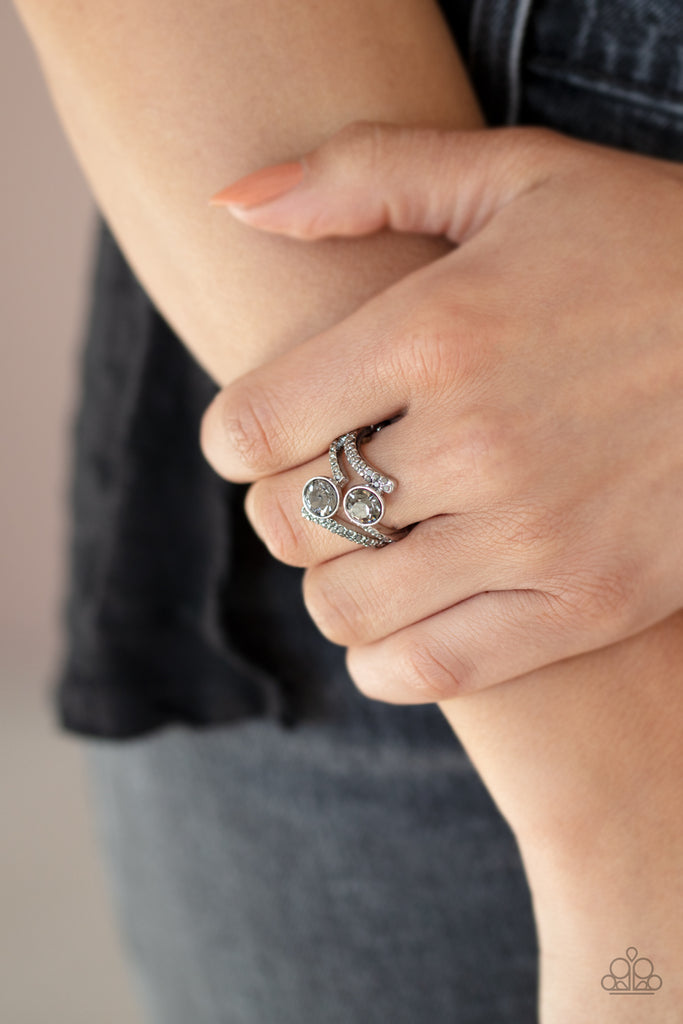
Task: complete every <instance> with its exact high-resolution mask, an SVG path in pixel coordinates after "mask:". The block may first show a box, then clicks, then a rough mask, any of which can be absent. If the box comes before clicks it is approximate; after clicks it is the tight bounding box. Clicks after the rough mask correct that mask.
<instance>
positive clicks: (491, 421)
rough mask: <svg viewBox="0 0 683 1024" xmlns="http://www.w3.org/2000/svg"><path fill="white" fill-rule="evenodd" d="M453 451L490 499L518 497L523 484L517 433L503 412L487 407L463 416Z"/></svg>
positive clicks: (462, 466)
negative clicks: (512, 495) (511, 495)
mask: <svg viewBox="0 0 683 1024" xmlns="http://www.w3.org/2000/svg"><path fill="white" fill-rule="evenodd" d="M456 435H457V436H456V437H455V438H454V450H455V451H457V452H458V458H459V459H460V460H461V464H462V465H461V468H462V471H463V472H464V473H466V474H467V475H468V476H469V477H470V478H472V479H474V480H476V481H477V482H478V485H479V489H480V493H482V494H485V495H487V496H488V497H490V498H495V497H502V496H504V495H507V494H519V492H520V489H521V488H522V487H523V485H524V468H523V466H522V465H521V464H520V463H521V459H520V454H519V448H518V445H517V444H516V440H515V438H516V431H515V427H514V424H511V422H510V417H509V416H508V415H506V414H505V413H504V412H503V411H502V410H501V411H498V410H496V409H493V408H491V407H488V406H485V407H480V408H474V409H472V410H470V411H469V412H468V413H466V414H464V415H463V416H462V417H461V418H460V420H459V422H458V424H457V427H456Z"/></svg>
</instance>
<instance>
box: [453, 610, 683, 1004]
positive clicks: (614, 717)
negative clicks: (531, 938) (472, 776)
mask: <svg viewBox="0 0 683 1024" xmlns="http://www.w3.org/2000/svg"><path fill="white" fill-rule="evenodd" d="M442 710H443V711H444V713H445V714H446V717H447V718H448V720H449V722H450V723H451V725H452V726H453V728H454V729H455V730H456V731H457V733H458V735H459V736H460V738H461V739H462V741H463V743H464V744H465V746H466V747H467V749H468V751H469V752H470V754H471V755H472V758H473V760H474V762H475V764H476V766H477V768H478V769H479V771H480V773H481V775H482V777H483V779H484V781H485V783H486V785H487V786H488V788H489V790H490V791H491V793H492V794H493V796H494V797H495V799H496V801H497V803H498V805H499V807H500V808H501V810H502V812H503V814H504V815H505V817H506V818H507V820H508V821H509V823H510V825H511V826H512V828H513V831H514V832H515V835H516V837H517V840H518V843H519V845H520V850H521V853H522V856H523V859H524V864H525V868H526V872H527V878H528V880H529V884H530V886H531V891H532V896H533V902H534V915H535V919H536V925H537V929H538V936H539V946H540V954H541V955H540V971H541V993H540V1010H541V1021H542V1022H543V1024H593V1022H594V1021H600V1022H601V1024H628V1022H630V1021H636V1020H637V1021H647V1022H652V1024H655V1022H656V1024H677V1022H678V1021H679V1020H680V1008H681V1006H683V972H681V958H682V957H683V920H682V918H681V907H682V906H683V822H682V821H681V806H682V805H683V613H679V614H677V615H675V616H673V617H672V618H670V619H668V620H666V621H665V622H663V623H660V624H659V625H658V626H655V627H652V628H651V629H649V630H646V631H645V632H644V633H641V634H639V635H638V636H636V637H633V638H631V639H630V640H627V641H624V642H622V643H620V644H616V645H614V646H612V647H608V648H605V649H603V650H601V651H596V652H594V653H591V654H586V655H583V656H582V657H580V658H574V659H572V660H570V661H566V662H563V663H560V664H558V665H553V666H550V667H548V668H545V669H541V670H540V671H538V672H535V673H533V674H532V675H530V676H527V677H525V678H523V679H519V680H515V681H514V682H511V683H507V684H506V685H504V686H498V687H493V688H492V689H490V690H486V691H483V692H481V693H477V694H473V695H471V696H469V697H461V698H459V699H457V700H451V701H447V702H445V703H444V704H443V705H442ZM628 947H635V948H637V949H638V952H639V956H641V957H646V958H649V959H650V960H651V961H652V964H653V965H654V973H655V974H656V975H658V976H659V977H660V978H661V979H662V984H661V989H660V990H656V991H654V994H652V995H648V996H634V997H633V998H630V997H627V998H620V997H615V996H612V995H610V994H609V991H608V990H606V989H605V988H603V986H602V984H601V982H602V979H603V977H605V976H606V975H608V973H609V966H610V963H611V961H612V960H613V959H615V958H617V957H621V958H624V957H625V951H626V949H627V948H628ZM608 983H609V982H608ZM634 1004H635V1005H634Z"/></svg>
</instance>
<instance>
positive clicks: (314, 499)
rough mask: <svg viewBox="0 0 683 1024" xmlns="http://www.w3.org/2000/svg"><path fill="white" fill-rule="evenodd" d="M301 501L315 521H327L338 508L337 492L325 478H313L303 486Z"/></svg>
mask: <svg viewBox="0 0 683 1024" xmlns="http://www.w3.org/2000/svg"><path fill="white" fill-rule="evenodd" d="M302 500H303V503H304V508H306V509H308V511H309V512H310V513H311V515H313V516H315V517H316V519H327V518H328V517H329V516H333V515H334V513H335V512H336V511H337V509H338V508H339V491H338V490H337V488H336V487H335V486H334V484H333V483H332V481H331V480H328V478H327V477H326V476H314V477H313V479H312V480H309V481H308V483H306V484H304V489H303V493H302Z"/></svg>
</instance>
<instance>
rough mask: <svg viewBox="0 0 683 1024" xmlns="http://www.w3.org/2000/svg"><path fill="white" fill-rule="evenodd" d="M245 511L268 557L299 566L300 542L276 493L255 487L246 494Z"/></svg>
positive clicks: (265, 487) (270, 488)
mask: <svg viewBox="0 0 683 1024" xmlns="http://www.w3.org/2000/svg"><path fill="white" fill-rule="evenodd" d="M245 508H246V511H247V515H248V517H249V521H250V522H251V524H252V526H253V527H254V530H255V531H256V533H257V534H258V535H259V537H260V538H261V540H262V541H263V543H264V544H265V545H266V547H267V548H268V550H269V551H270V553H271V554H272V555H273V556H274V557H275V558H277V559H278V561H280V562H284V563H285V564H286V565H294V566H300V565H301V555H302V545H301V538H300V536H299V534H298V532H297V529H296V527H295V526H294V524H293V522H292V520H291V518H290V516H289V515H288V514H287V511H286V509H285V506H284V504H283V501H282V499H281V497H280V496H279V494H278V493H277V491H276V490H275V489H274V488H273V487H271V486H267V485H261V484H254V485H253V486H252V487H250V488H249V491H248V493H247V500H246V503H245ZM297 522H298V521H297Z"/></svg>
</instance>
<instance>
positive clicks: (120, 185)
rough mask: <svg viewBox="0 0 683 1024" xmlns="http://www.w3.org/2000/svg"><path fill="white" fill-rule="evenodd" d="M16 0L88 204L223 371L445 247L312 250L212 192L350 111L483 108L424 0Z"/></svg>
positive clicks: (272, 350) (203, 359) (187, 337)
mask: <svg viewBox="0 0 683 1024" xmlns="http://www.w3.org/2000/svg"><path fill="white" fill-rule="evenodd" d="M17 7H18V10H19V13H20V14H21V16H22V18H23V19H24V22H25V24H26V26H27V28H28V30H29V32H30V34H31V37H32V40H33V42H34V45H35V47H36V50H37V52H38V55H39V57H40V60H41V63H42V65H43V69H44V72H45V75H46V78H47V82H48V85H49V87H50V91H51V93H52V96H53V98H54V101H55V104H56V106H57V109H58V112H59V114H60V116H61V119H62V122H63V124H64V127H65V130H66V132H67V134H68V136H69V139H70V141H71V143H72V146H73V148H74V151H75V153H76V155H77V157H78V159H79V162H80V164H81V167H82V168H83V170H84V172H85V174H86V176H87V178H88V181H89V183H90V185H91V188H92V191H93V194H94V196H95V198H96V200H97V203H98V206H99V207H100V209H101V210H102V212H103V213H104V216H105V217H106V219H107V221H108V223H109V225H110V226H111V228H112V229H113V231H114V233H115V235H116V237H117V240H118V242H119V244H120V245H121V247H122V248H123V251H124V252H125V254H126V256H127V258H128V260H129V262H130V263H131V265H132V267H133V268H134V270H135V272H136V274H137V276H138V278H139V279H140V281H141V282H142V283H143V285H144V287H145V289H146V290H147V292H148V294H149V295H150V296H151V297H152V299H153V300H154V302H155V304H156V305H157V307H158V308H159V309H160V311H161V312H162V313H163V314H164V316H165V317H166V319H167V320H168V322H169V323H170V324H171V325H172V327H173V328H174V329H175V331H176V333H177V334H178V336H179V337H180V338H181V340H182V341H183V342H184V343H185V345H186V346H187V347H188V348H189V349H190V350H191V351H192V352H193V354H194V355H195V356H196V358H197V359H198V361H199V362H200V363H201V364H202V365H203V366H204V367H205V368H206V369H207V370H208V371H209V373H210V374H211V375H212V376H213V377H214V378H215V379H216V380H217V381H218V382H220V383H223V384H225V383H228V382H229V381H231V380H233V379H234V378H235V377H237V376H239V375H240V374H243V373H245V372H246V371H247V370H250V369H252V368H253V367H255V366H259V365H260V364H261V363H262V362H263V361H264V360H266V359H269V358H272V356H273V355H275V354H277V353H279V352H282V351H285V350H286V349H288V348H290V347H291V346H292V345H293V344H295V343H297V342H299V341H300V340H301V339H302V338H305V337H308V336H310V335H313V334H315V333H316V332H318V331H320V330H322V329H323V328H324V327H327V326H329V325H331V324H333V323H335V322H336V321H337V320H339V319H341V318H342V317H344V316H346V315H347V314H348V313H350V312H351V311H352V310H353V309H355V308H356V307H357V306H358V304H359V303H360V302H362V301H364V300H365V299H367V298H368V297H369V296H371V295H373V294H374V293H375V292H377V291H379V290H381V289H383V288H385V287H386V286H387V285H388V284H390V283H391V282H392V281H394V280H396V279H397V278H399V277H401V276H403V275H404V274H406V273H407V272H409V271H410V270H413V269H414V268H415V267H418V266H421V265H422V264H424V263H426V262H428V261H429V260H432V259H434V258H435V257H436V256H439V255H441V254H442V253H443V252H444V250H445V246H444V243H443V241H441V240H438V239H425V238H414V239H408V238H405V239H396V238H393V237H391V236H389V235H385V236H384V237H378V238H373V239H361V240H356V241H347V242H339V241H330V242H325V243H323V244H321V246H319V247H318V250H317V251H316V252H312V251H311V250H310V249H308V248H306V247H302V246H299V245H297V244H296V243H294V242H292V241H290V240H288V239H274V238H267V237H264V236H259V235H256V234H255V233H254V232H251V231H247V230H245V228H244V227H243V226H242V225H241V224H238V223H236V222H235V221H233V220H232V219H231V218H228V217H221V216H217V212H216V210H213V209H211V208H210V207H209V199H210V197H211V196H212V195H213V194H214V193H215V192H216V190H217V189H218V188H219V187H220V186H221V185H223V184H225V182H226V181H227V180H230V179H231V178H236V177H239V176H240V175H242V174H245V173H246V172H247V171H248V170H251V169H252V168H253V167H254V166H258V165H259V164H262V163H267V162H268V161H272V160H274V159H277V160H282V159H286V158H287V156H289V155H291V156H292V157H295V156H297V155H298V154H299V153H300V152H302V151H304V150H305V149H308V148H310V147H311V146H315V145H317V144H318V143H319V142H321V141H322V140H323V139H324V138H326V137H327V135H329V134H330V133H332V132H334V131H335V130H336V129H337V128H339V127H341V126H342V125H343V124H345V123H346V122H347V121H350V120H353V119H355V118H358V117H367V118H379V119H381V120H389V121H395V122H398V123H403V124H411V123H414V124H431V125H434V126H441V127H461V128H468V127H475V126H478V125H480V124H481V115H480V114H479V111H478V108H477V105H476V102H475V100H474V96H473V94H472V92H471V90H470V88H469V85H468V83H467V80H466V77H465V74H464V71H463V68H462V65H461V62H460V59H459V57H458V54H457V53H456V51H455V49H454V47H453V44H452V42H451V40H450V38H449V35H448V32H447V30H446V27H445V25H444V23H443V20H442V18H441V15H440V13H439V11H438V9H437V8H436V6H435V5H434V4H433V3H431V2H425V0H402V3H401V4H400V15H397V9H396V5H395V4H394V3H392V2H391V0H345V2H344V4H343V5H339V4H320V3H314V2H313V0H302V2H297V3H295V4H294V3H291V4H290V3H287V4H283V3H278V2H276V0H253V2H252V0H198V2H193V3H191V4H190V3H187V2H185V0H93V2H88V3H81V2H80V0H19V2H18V4H17ZM105 43H106V45H105ZM312 97H315V102H312ZM293 283H294V286H293Z"/></svg>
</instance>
